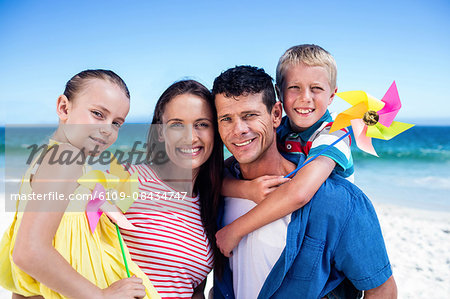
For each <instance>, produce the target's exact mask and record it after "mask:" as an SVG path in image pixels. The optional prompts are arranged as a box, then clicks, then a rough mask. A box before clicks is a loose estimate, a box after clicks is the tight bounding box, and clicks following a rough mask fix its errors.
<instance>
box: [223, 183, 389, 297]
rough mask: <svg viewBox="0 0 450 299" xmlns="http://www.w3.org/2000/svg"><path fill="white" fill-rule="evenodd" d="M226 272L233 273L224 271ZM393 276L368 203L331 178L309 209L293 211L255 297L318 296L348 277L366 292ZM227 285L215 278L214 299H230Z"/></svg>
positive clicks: (360, 194)
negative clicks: (280, 249)
mask: <svg viewBox="0 0 450 299" xmlns="http://www.w3.org/2000/svg"><path fill="white" fill-rule="evenodd" d="M227 266H228V263H227ZM225 274H226V275H228V276H229V275H232V274H231V272H229V271H228V270H227V271H226V272H225ZM226 275H225V276H226ZM391 275H392V270H391V267H390V263H389V259H388V256H387V253H386V248H385V245H384V240H383V236H382V234H381V229H380V225H379V223H378V219H377V216H376V213H375V210H374V208H373V206H372V204H371V202H370V200H369V199H368V198H367V197H366V196H365V194H364V193H363V192H362V191H361V190H359V189H358V188H357V187H356V186H355V185H353V184H352V183H350V182H348V181H347V180H345V179H343V178H342V177H340V176H338V175H335V174H332V175H331V176H330V177H329V178H328V179H327V180H326V181H325V183H324V184H323V185H322V186H321V187H320V188H319V190H318V191H317V193H316V195H315V196H314V197H313V198H312V200H311V201H310V202H309V203H308V204H307V205H305V206H304V207H303V208H301V209H299V210H297V211H295V212H294V213H292V217H291V222H290V224H289V226H288V232H287V238H286V247H285V249H284V250H283V252H282V254H281V256H280V258H279V260H278V261H277V262H276V264H275V266H274V267H273V268H272V271H271V272H270V274H269V276H268V277H267V279H266V281H265V283H264V285H263V287H262V289H261V292H260V294H259V297H258V298H264V299H266V298H321V297H323V296H325V295H326V294H328V293H329V292H330V291H332V290H333V289H335V288H336V287H337V286H338V285H339V283H341V282H342V281H343V280H344V278H346V277H347V278H348V279H349V280H350V281H351V282H352V283H353V285H354V286H355V287H356V288H358V289H360V290H367V289H372V288H375V287H377V286H379V285H381V284H383V283H384V282H385V281H386V280H387V279H388V278H389V277H390V276H391ZM227 282H228V283H227ZM230 282H232V279H230V278H229V277H227V278H224V279H223V280H221V281H219V280H217V279H216V280H215V284H216V286H215V289H214V298H233V297H234V296H233V289H232V288H233V287H232V283H231V284H230Z"/></svg>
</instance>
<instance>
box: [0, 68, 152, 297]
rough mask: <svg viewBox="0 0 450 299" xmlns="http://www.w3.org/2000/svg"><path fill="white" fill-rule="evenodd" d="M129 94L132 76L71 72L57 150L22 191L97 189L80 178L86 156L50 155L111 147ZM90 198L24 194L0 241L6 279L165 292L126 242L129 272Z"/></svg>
mask: <svg viewBox="0 0 450 299" xmlns="http://www.w3.org/2000/svg"><path fill="white" fill-rule="evenodd" d="M129 97H130V95H129V92H128V89H127V86H126V85H125V82H123V80H122V79H121V78H120V77H119V76H118V75H116V74H115V73H114V72H112V71H107V70H86V71H83V72H81V73H79V74H77V75H75V76H74V77H72V78H71V79H70V80H69V82H68V83H67V85H66V89H65V91H64V94H63V95H61V96H60V97H59V98H58V100H57V107H56V111H57V114H58V117H59V126H58V129H57V130H56V132H55V133H54V135H53V137H52V139H53V140H54V141H52V142H53V143H57V144H58V146H57V147H56V148H57V150H56V151H51V150H49V151H48V153H47V154H46V155H45V156H44V158H43V159H42V161H39V162H40V164H37V162H36V161H34V162H33V163H32V164H31V165H30V168H29V170H28V171H27V172H26V174H25V176H24V178H23V180H22V184H21V187H20V193H21V194H30V193H34V194H37V195H39V194H40V195H45V194H50V192H56V193H58V194H63V195H64V198H66V199H68V198H71V196H72V197H73V195H74V194H89V193H90V191H91V190H89V189H88V188H86V187H83V186H80V185H79V184H78V183H77V179H78V178H79V177H81V176H82V175H83V174H85V173H86V170H85V166H83V163H51V162H52V161H51V159H52V160H53V161H58V160H59V161H64V158H65V157H64V155H67V153H68V152H70V153H73V155H72V157H75V156H76V155H77V154H79V157H84V158H85V157H87V156H89V155H98V154H100V153H101V152H103V151H104V150H106V149H107V148H108V147H109V146H110V145H111V144H113V143H114V142H115V141H116V139H117V135H118V130H119V128H120V126H121V125H122V124H123V122H124V121H125V117H126V115H127V114H128V110H129V107H130V99H129ZM51 152H52V154H50V153H51ZM53 152H54V153H56V154H55V155H53ZM66 160H67V159H66ZM86 204H87V202H86V201H74V200H53V201H46V200H42V201H41V200H30V201H20V203H19V205H18V212H17V213H16V215H15V217H14V221H13V223H12V224H11V226H10V228H9V229H8V230H7V231H6V233H5V235H4V236H3V239H2V240H1V243H0V285H1V286H3V287H4V288H6V289H8V290H10V291H12V292H13V298H24V297H33V296H37V297H36V298H42V297H44V298H66V297H69V298H120V299H122V298H136V297H138V298H143V297H146V298H160V297H159V295H158V294H157V292H156V291H155V289H154V288H153V286H152V284H151V283H150V281H149V280H148V278H147V276H146V275H145V274H144V273H143V272H142V271H141V270H140V269H139V267H138V266H137V265H136V264H135V263H134V262H132V261H131V259H130V257H129V253H128V250H127V249H126V247H125V248H124V250H125V255H126V258H127V261H128V265H129V269H130V272H131V275H132V277H130V278H126V277H127V272H126V269H125V266H124V262H123V258H122V253H121V249H120V243H119V239H118V235H117V232H116V230H115V226H114V224H112V223H111V222H110V220H109V219H108V218H107V217H106V216H105V214H103V215H102V216H101V218H100V220H99V223H98V225H97V228H96V229H95V231H94V232H91V231H90V228H89V223H88V220H87V218H86V214H85V207H86ZM41 296H42V297H41Z"/></svg>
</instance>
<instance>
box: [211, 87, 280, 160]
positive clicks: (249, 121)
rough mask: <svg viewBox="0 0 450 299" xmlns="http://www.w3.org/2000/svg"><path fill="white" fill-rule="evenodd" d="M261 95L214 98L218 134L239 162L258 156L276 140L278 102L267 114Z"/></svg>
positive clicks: (278, 116)
mask: <svg viewBox="0 0 450 299" xmlns="http://www.w3.org/2000/svg"><path fill="white" fill-rule="evenodd" d="M262 97H263V94H262V93H257V94H248V95H245V96H244V95H241V96H239V97H231V98H229V97H226V96H225V95H224V94H218V95H216V97H215V103H216V108H217V119H218V122H219V133H220V137H221V138H222V140H223V143H224V144H225V146H226V147H227V148H228V150H229V151H230V152H231V153H232V154H233V156H234V157H235V158H236V160H237V161H238V162H239V163H240V164H248V163H252V162H255V161H256V160H258V159H260V158H261V157H262V156H263V155H264V153H265V152H266V151H267V149H268V148H269V147H270V146H271V145H272V144H274V143H275V142H276V140H275V138H276V135H275V134H276V133H275V129H276V128H277V127H278V126H279V124H280V121H281V114H282V113H281V104H280V103H279V102H277V103H276V104H275V106H274V108H273V109H272V112H271V113H269V112H268V111H267V108H266V106H265V105H264V103H263V101H262Z"/></svg>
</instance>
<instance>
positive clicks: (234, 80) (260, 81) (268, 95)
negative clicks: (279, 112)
mask: <svg viewBox="0 0 450 299" xmlns="http://www.w3.org/2000/svg"><path fill="white" fill-rule="evenodd" d="M272 82H273V79H272V77H270V76H269V75H268V74H267V73H266V72H265V71H264V69H262V68H257V67H255V66H250V65H240V66H236V67H234V68H231V69H228V70H226V71H225V72H223V73H222V74H220V76H218V77H217V78H216V79H215V80H214V84H213V88H212V94H213V96H216V95H217V94H221V93H223V94H225V96H226V97H227V98H231V97H238V96H242V95H243V96H247V95H249V94H256V93H260V92H262V93H263V97H262V100H263V103H264V105H266V108H267V111H268V112H269V113H270V112H271V111H272V108H273V106H274V105H275V103H276V98H275V90H274V87H273V83H272Z"/></svg>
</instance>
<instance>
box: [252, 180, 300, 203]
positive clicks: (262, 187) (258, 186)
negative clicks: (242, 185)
mask: <svg viewBox="0 0 450 299" xmlns="http://www.w3.org/2000/svg"><path fill="white" fill-rule="evenodd" d="M290 180H291V179H290V178H284V177H283V176H278V175H264V176H261V177H259V178H256V179H253V180H251V181H249V190H248V194H249V198H248V199H250V200H252V201H254V202H255V203H257V204H258V203H260V202H261V201H263V200H264V199H266V198H267V196H268V195H269V194H270V193H271V192H273V191H274V190H275V189H276V188H277V187H278V186H280V185H282V184H284V183H286V182H288V181H290Z"/></svg>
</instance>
